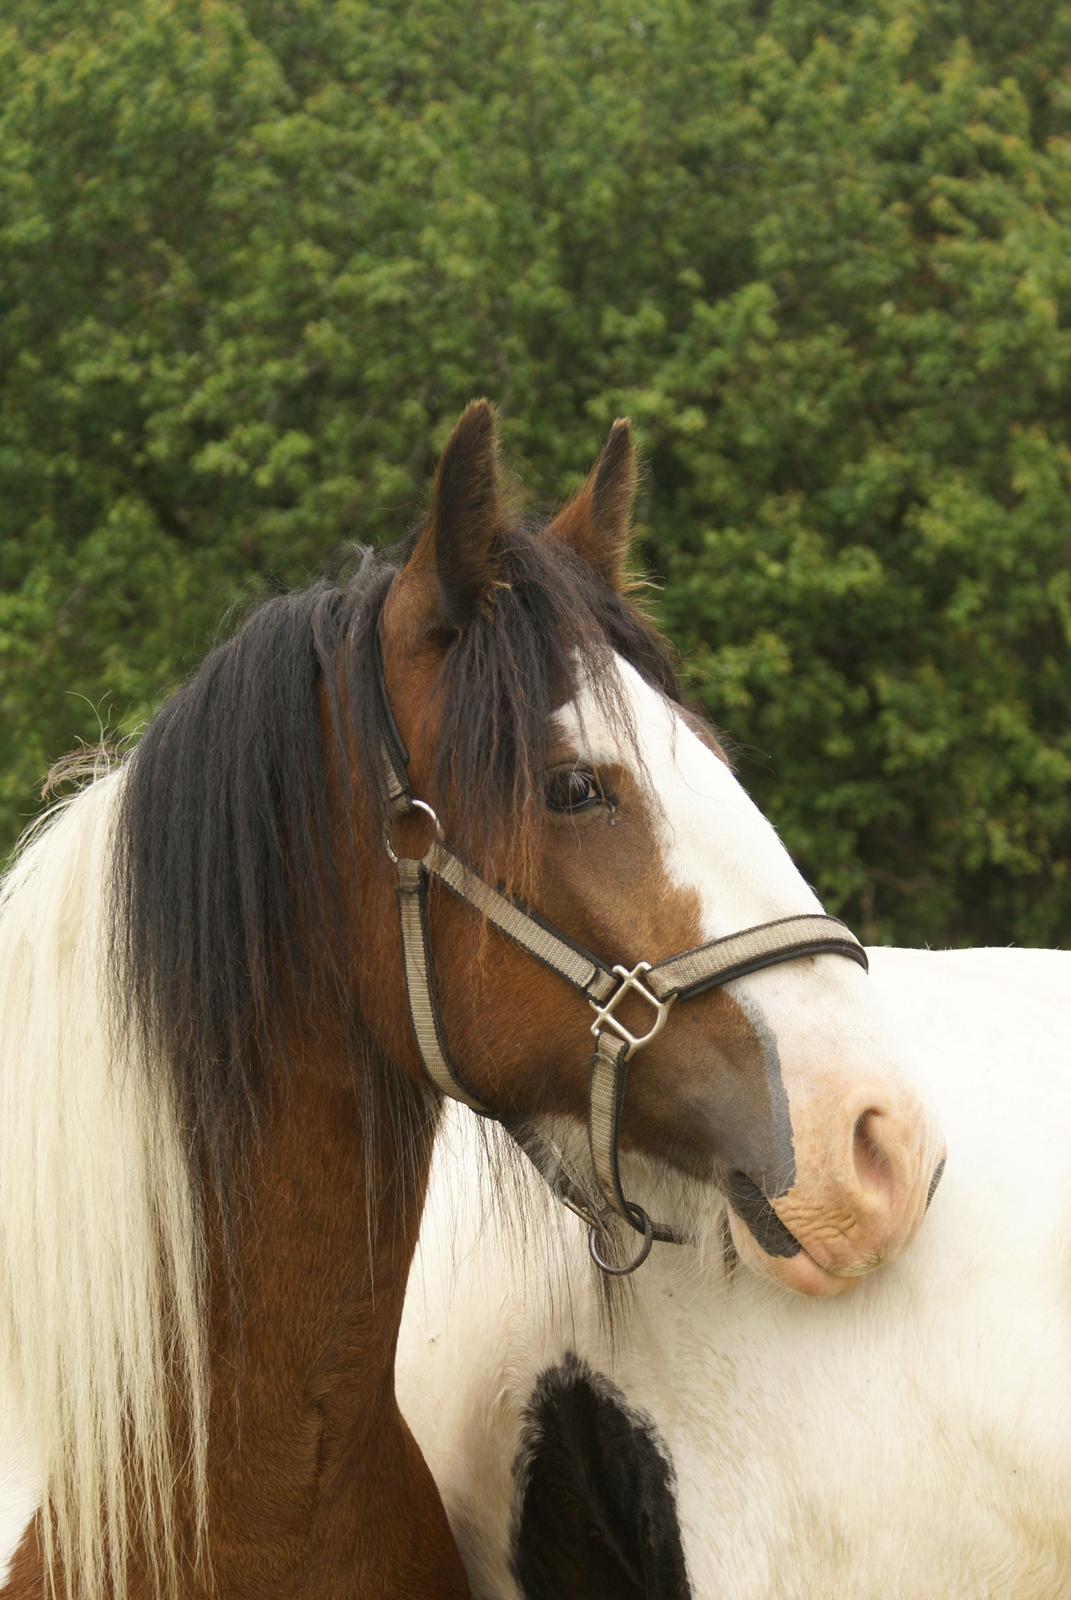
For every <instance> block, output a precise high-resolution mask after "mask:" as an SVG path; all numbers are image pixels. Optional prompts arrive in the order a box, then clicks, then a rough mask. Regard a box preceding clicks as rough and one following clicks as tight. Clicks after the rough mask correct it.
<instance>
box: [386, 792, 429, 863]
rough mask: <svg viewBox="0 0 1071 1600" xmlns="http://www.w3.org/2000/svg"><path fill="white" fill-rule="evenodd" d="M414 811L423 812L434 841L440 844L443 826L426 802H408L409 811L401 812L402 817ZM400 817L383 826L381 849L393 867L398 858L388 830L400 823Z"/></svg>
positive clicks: (388, 821) (391, 818) (391, 819)
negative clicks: (431, 828)
mask: <svg viewBox="0 0 1071 1600" xmlns="http://www.w3.org/2000/svg"><path fill="white" fill-rule="evenodd" d="M414 811H423V813H424V815H425V816H426V817H427V819H428V821H429V822H430V823H431V825H432V827H433V828H434V829H435V837H436V839H438V841H439V843H440V844H442V841H443V825H442V823H441V822H440V821H439V819H438V817H437V816H436V815H435V813H434V811H433V810H432V809H431V807H430V806H429V805H428V802H427V801H426V800H410V802H409V810H408V811H403V812H402V817H408V816H409V815H410V814H411V813H412V812H414ZM402 817H389V818H388V819H387V820H386V821H385V822H384V824H383V848H384V850H385V851H386V852H387V855H388V857H389V858H390V860H391V862H392V863H393V864H394V866H397V865H398V856H397V855H396V854H395V851H394V847H393V845H392V844H391V842H390V830H391V828H392V827H393V826H394V824H395V823H396V822H400V821H401V820H402Z"/></svg>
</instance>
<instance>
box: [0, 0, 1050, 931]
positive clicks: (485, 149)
mask: <svg viewBox="0 0 1071 1600" xmlns="http://www.w3.org/2000/svg"><path fill="white" fill-rule="evenodd" d="M1069 69H1071V8H1069V7H1068V6H1067V5H1066V3H1065V0H1017V3H1016V4H1015V5H1012V6H1009V5H1008V4H1007V0H973V3H972V0H924V3H922V0H857V3H854V4H837V3H814V0H767V3H763V0H749V3H744V0H599V3H598V4H587V3H583V0H483V3H479V0H421V3H419V4H407V3H405V0H390V3H377V0H316V3H306V0H289V3H285V4H284V3H281V0H280V3H271V0H245V3H237V0H200V3H199V0H128V3H123V0H119V3H116V0H108V3H106V4H103V3H98V0H49V4H47V5H43V4H41V0H6V3H5V6H4V11H3V18H2V20H0V858H2V856H3V855H4V853H5V852H6V851H7V850H8V849H9V848H10V846H11V844H12V842H13V840H14V838H15V836H16V834H17V832H18V831H19V829H20V828H21V826H22V825H23V824H24V822H25V821H26V820H27V819H28V817H29V816H31V815H32V814H33V813H34V811H35V809H36V808H37V807H38V805H39V803H40V802H39V791H40V785H41V778H42V775H43V773H44V771H45V770H46V768H47V767H48V765H49V763H50V762H51V761H53V760H55V759H56V758H57V757H59V756H60V755H62V754H63V753H64V752H65V751H67V750H69V749H70V748H71V747H72V746H73V745H74V744H75V743H76V742H77V741H78V739H80V738H82V739H87V740H90V741H93V740H96V739H97V737H98V736H99V732H100V727H101V725H103V726H104V727H106V728H107V729H108V730H110V731H111V732H113V733H118V734H122V733H124V732H130V731H132V730H133V729H135V728H136V727H138V726H139V725H140V724H141V723H142V722H143V721H144V720H145V719H146V717H148V716H149V715H150V713H151V712H152V710H153V708H154V706H155V705H156V704H157V703H158V702H159V701H160V700H161V699H162V698H163V697H164V696H165V695H166V693H167V692H168V691H169V690H170V689H171V688H173V687H174V686H175V684H176V683H177V682H178V681H180V680H181V678H182V677H183V676H184V675H185V674H187V673H188V672H189V671H190V670H191V668H192V667H193V666H194V665H195V664H196V662H197V661H198V659H199V658H200V656H201V655H202V654H203V653H204V652H205V650H206V649H207V648H208V647H209V646H210V644H211V643H212V642H213V640H214V639H215V638H217V637H218V636H219V634H220V632H221V631H225V630H228V629H229V628H230V627H232V626H233V624H234V621H235V620H236V617H237V616H238V615H239V614H240V612H241V610H242V609H243V608H244V607H246V606H248V605H249V604H250V603H252V602H254V601H255V600H257V599H259V598H261V597H262V596H263V595H265V594H266V593H268V592H270V591H271V590H273V589H274V588H276V587H278V586H279V585H290V584H294V583H301V582H303V581H305V580H306V579H307V578H308V577H309V576H311V575H312V574H314V573H315V572H316V571H317V570H318V569H319V568H320V567H321V566H322V565H323V564H324V562H325V561H327V560H328V559H329V558H330V557H331V555H332V553H333V552H335V551H336V550H337V549H338V547H339V546H340V545H341V544H343V543H344V542H345V541H347V540H352V539H360V540H363V541H368V540H374V541H380V540H390V539H392V538H394V537H395V536H397V535H398V534H400V533H401V532H403V531H405V529H406V528H407V527H408V526H409V525H410V524H411V523H412V521H413V518H414V516H415V515H416V514H417V512H418V510H419V506H420V502H421V498H422V496H423V494H424V493H425V491H426V487H427V482H428V477H429V474H430V472H431V470H432V468H433V465H434V459H435V453H436V450H437V448H438V447H439V446H440V445H441V444H442V442H443V441H444V439H445V437H446V434H447V432H448V431H449V428H450V425H451V423H452V422H453V420H454V418H455V416H456V414H457V413H458V411H459V410H460V409H461V407H462V406H463V405H464V404H465V402H466V401H467V400H469V399H470V398H471V397H473V396H475V395H480V394H486V395H488V396H490V397H491V398H492V399H494V400H495V401H497V403H498V405H499V407H500V408H501V415H502V424H503V426H502V433H503V442H504V448H505V456H506V459H507V462H508V463H509V464H510V466H511V467H512V468H513V469H514V471H515V473H516V475H517V480H518V486H519V487H518V493H519V496H520V498H521V500H522V502H523V503H524V504H525V506H526V507H527V508H528V509H531V510H538V509H541V508H543V509H548V508H550V507H551V506H553V505H554V504H555V503H557V502H559V501H560V500H561V499H562V498H563V497H564V496H565V495H566V494H567V493H568V492H571V491H572V490H573V489H575V488H576V487H577V486H578V485H579V483H580V482H581V480H582V478H583V475H584V473H585V471H586V469H587V467H588V465H589V464H590V462H591V460H592V459H593V458H594V456H595V454H596V453H597V450H598V448H599V446H600V444H601V442H602V438H603V436H604V434H605V431H606V430H607V428H608V427H609V425H610V423H611V421H612V420H613V418H614V417H616V416H618V415H622V414H627V415H631V417H632V418H633V420H634V422H635V424H636V428H637V433H638V440H639V444H640V448H641V450H642V452H643V455H644V458H645V461H646V471H645V477H644V481H643V486H642V491H641V497H640V504H639V508H638V513H639V523H640V527H641V532H642V544H641V555H642V560H643V561H644V563H645V564H646V567H647V569H648V571H649V573H650V574H651V576H652V578H653V579H654V580H655V581H656V583H657V585H658V587H657V589H656V590H655V591H654V593H653V595H652V604H653V607H654V609H655V611H656V613H657V616H658V618H659V620H660V622H661V623H662V625H663V626H664V627H665V629H666V630H667V631H668V632H669V633H670V635H671V636H672V638H673V639H674V640H675V641H676V643H677V644H678V646H679V647H680V649H681V651H682V652H683V658H684V667H685V675H686V680H687V683H688V687H689V691H690V693H691V695H692V697H693V698H694V699H695V700H696V701H697V702H698V703H700V704H701V706H702V708H703V709H704V710H705V711H706V712H707V714H708V715H710V716H711V717H712V718H713V719H714V720H715V721H716V722H717V723H718V724H719V725H720V726H721V727H723V728H725V729H727V730H728V732H729V733H730V735H731V736H732V739H733V741H734V742H735V745H736V756H737V761H738V766H739V770H740V773H741V776H742V778H743V780H744V782H745V783H746V784H747V786H748V787H749V788H750V789H751V791H752V792H753V793H754V795H755V796H756V798H757V800H758V801H759V803H760V805H761V806H762V807H763V808H764V809H765V810H766V811H767V812H768V814H769V815H770V816H771V817H772V818H773V820H774V821H775V822H776V824H777V825H778V827H779V828H780V829H781V831H782V833H783V834H784V836H785V838H786V839H787V841H788V843H789V845H790V847H791V848H792V850H793V851H794V853H795V854H796V856H797V858H798V859H799V861H800V863H801V865H802V867H803V869H804V872H805V874H806V875H807V876H808V877H809V878H810V879H811V880H812V881H813V882H814V883H815V884H816V885H817V887H818V888H819V890H820V892H821V894H822V895H823V897H824V898H825V900H826V902H827V906H828V909H830V910H831V911H836V912H838V913H841V914H843V915H845V916H847V917H848V918H849V920H850V921H852V922H853V923H854V925H855V926H856V928H857V929H858V931H859V932H860V933H861V934H863V935H864V936H865V937H867V938H869V939H876V940H884V941H893V942H900V943H911V944H924V943H930V944H934V945H940V944H972V943H990V944H1007V943H1010V942H1012V941H1017V942H1020V943H1026V944H1031V943H1033V944H1039V943H1044V944H1064V943H1067V942H1069V937H1071V869H1069V855H1071V783H1069V779H1071V675H1069V671H1068V644H1069V639H1071V493H1069V490H1071V248H1069V245H1071V70H1069Z"/></svg>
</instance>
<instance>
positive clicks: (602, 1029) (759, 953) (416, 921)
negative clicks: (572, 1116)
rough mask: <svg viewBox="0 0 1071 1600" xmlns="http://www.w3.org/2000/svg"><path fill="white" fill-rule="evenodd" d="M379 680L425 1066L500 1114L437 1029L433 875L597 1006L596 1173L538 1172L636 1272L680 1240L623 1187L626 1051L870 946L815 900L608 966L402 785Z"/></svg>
mask: <svg viewBox="0 0 1071 1600" xmlns="http://www.w3.org/2000/svg"><path fill="white" fill-rule="evenodd" d="M379 686H380V692H381V695H382V700H383V709H384V712H385V719H384V721H385V728H386V733H385V737H384V740H383V745H382V750H381V769H382V777H383V793H384V808H385V809H384V844H385V848H386V851H387V854H388V856H389V857H390V860H391V861H392V862H393V864H394V867H395V871H396V873H397V880H398V882H397V892H398V916H399V921H400V924H401V934H402V955H403V961H404V966H405V980H406V993H407V997H408V1003H409V1015H410V1019H411V1021H412V1026H413V1034H414V1037H415V1039H416V1043H417V1048H418V1050H419V1053H420V1058H421V1061H422V1063H423V1066H424V1071H425V1073H426V1074H427V1076H428V1078H429V1079H430V1080H431V1082H432V1083H433V1084H434V1085H435V1087H436V1089H438V1090H439V1091H440V1093H442V1094H444V1095H449V1096H450V1097H451V1099H454V1100H460V1101H461V1102H462V1104H463V1105H467V1106H469V1107H470V1109H471V1110H473V1111H476V1112H478V1113H479V1114H480V1115H481V1116H485V1117H490V1118H493V1119H494V1120H498V1118H497V1116H496V1113H495V1112H494V1111H492V1110H489V1109H488V1107H486V1106H484V1105H483V1104H482V1103H481V1102H480V1101H479V1100H478V1099H477V1097H476V1096H475V1095H474V1094H473V1093H472V1092H471V1091H470V1090H469V1089H468V1088H467V1087H466V1085H465V1084H464V1083H463V1082H462V1080H461V1079H460V1078H459V1077H458V1075H457V1073H456V1072H455V1071H454V1069H453V1067H452V1066H451V1064H450V1058H449V1055H448V1053H447V1049H446V1044H445V1041H444V1039H443V1034H442V1026H441V1021H440V1013H439V1006H438V1002H437V1000H436V996H435V978H434V971H433V966H432V960H431V952H430V947H429V940H428V910H427V897H428V884H429V882H430V881H431V879H432V878H434V879H436V880H437V881H438V882H440V883H442V884H444V885H445V886H446V888H447V889H449V890H450V892H451V893H452V894H454V895H456V896H457V898H458V899H459V900H462V901H464V902H465V904H466V905H469V906H471V907H472V908H473V910H474V911H476V912H477V913H478V914H479V915H480V916H481V917H485V918H486V919H487V920H488V921H489V922H491V923H493V924H494V926H495V927H496V928H498V929H499V930H500V931H501V932H502V933H504V934H505V935H506V936H507V937H508V938H510V939H512V940H513V942H514V943H515V944H517V945H519V946H520V948H521V949H522V950H526V951H527V952H528V954H529V955H531V956H533V957H534V958H535V959H536V960H537V961H539V962H541V963H542V964H543V965H544V966H545V967H548V968H549V969H550V971H552V972H555V973H557V975H558V976H559V977H560V978H562V979H563V980H564V981H565V982H566V983H568V984H570V985H571V987H572V988H573V989H575V990H576V991H577V992H578V993H580V994H582V995H583V996H584V998H585V999H586V1000H587V1001H588V1002H589V1004H590V1005H591V1007H592V1009H593V1011H594V1013H595V1021H594V1022H593V1023H592V1027H591V1032H592V1033H593V1035H594V1037H595V1049H594V1053H593V1055H592V1058H591V1066H590V1077H589V1092H588V1149H589V1154H590V1158H591V1169H592V1171H591V1175H592V1179H593V1182H592V1183H588V1184H585V1185H584V1186H583V1187H581V1186H580V1185H579V1184H578V1183H577V1182H576V1181H575V1180H574V1179H573V1178H572V1177H571V1176H570V1175H569V1174H567V1173H566V1172H565V1171H564V1169H561V1168H559V1170H558V1171H557V1172H554V1173H551V1174H549V1175H548V1174H547V1173H546V1172H545V1171H543V1176H544V1178H545V1179H546V1181H547V1182H548V1183H549V1185H550V1187H551V1189H552V1190H553V1192H554V1193H555V1194H556V1195H557V1197H558V1199H560V1200H561V1201H562V1202H563V1203H564V1204H565V1205H567V1206H568V1207H569V1208H570V1210H572V1211H574V1212H576V1214H577V1215H578V1216H579V1217H581V1218H582V1219H583V1221H584V1222H586V1223H587V1225H588V1228H589V1246H590V1249H591V1254H592V1257H593V1259H594V1260H595V1262H596V1263H597V1265H598V1266H599V1267H601V1268H602V1270H603V1271H604V1272H608V1273H611V1274H614V1275H620V1274H623V1273H627V1272H633V1271H635V1269H636V1268H637V1267H638V1266H639V1265H640V1264H641V1263H642V1262H643V1261H645V1260H646V1259H647V1256H648V1254H649V1253H650V1249H651V1245H652V1243H653V1241H654V1240H656V1239H658V1240H660V1241H663V1242H665V1243H673V1244H679V1243H681V1242H682V1237H681V1235H680V1234H679V1233H677V1232H676V1231H675V1230H674V1229H673V1228H670V1227H668V1226H666V1225H665V1224H661V1223H655V1222H652V1221H651V1219H650V1217H649V1216H648V1215H647V1213H646V1212H645V1211H644V1210H643V1208H642V1207H641V1206H638V1205H636V1204H634V1203H633V1202H632V1201H630V1200H628V1199H626V1197H625V1194H624V1191H623V1189H622V1186H621V1174H620V1170H619V1166H618V1149H619V1139H620V1130H621V1115H622V1111H623V1108H624V1101H625V1086H626V1083H627V1078H628V1069H629V1066H630V1064H631V1061H632V1058H633V1056H635V1054H636V1052H637V1051H639V1050H642V1049H643V1047H644V1045H647V1044H650V1042H651V1040H652V1039H655V1038H656V1037H657V1036H658V1034H659V1033H661V1031H662V1029H663V1027H664V1026H665V1024H666V1020H667V1018H668V1016H669V1012H670V1009H671V1007H672V1006H673V1005H674V1004H675V1003H676V1002H677V1001H678V1000H687V999H690V998H691V997H692V996H693V995H697V994H702V993H703V992H704V991H705V990H707V989H714V988H720V987H721V986H722V985H724V984H726V983H731V982H732V981H733V979H734V978H742V977H745V976H746V975H747V974H748V973H751V972H760V971H761V970H762V969H763V968H764V967H772V966H776V965H778V964H779V963H780V962H782V961H795V960H798V959H799V958H800V957H802V956H813V955H840V956H847V957H848V959H849V960H851V961H855V962H857V963H858V964H859V966H861V967H862V968H863V969H864V971H865V970H866V969H867V958H866V952H865V951H864V949H863V947H862V945H861V944H860V943H859V940H858V939H857V938H856V937H855V935H854V934H853V933H852V932H851V930H850V929H849V928H847V927H846V926H845V924H844V923H843V922H839V921H837V919H836V918H835V917H827V916H825V915H823V914H822V913H819V912H813V913H812V912H805V913H804V914H803V915H801V916H798V917H782V918H780V919H779V920H778V921H776V922H766V923H762V924H760V925H759V926H758V927H754V928H747V929H745V930H744V931H743V932H742V933H732V934H729V935H728V936H727V937H726V938H723V939H715V940H712V941H711V942H710V943H709V944H705V945H700V946H699V947H698V948H697V949H695V950H688V951H685V952H684V953H683V954H681V955H676V956H672V957H670V959H669V960H668V961H661V962H659V963H658V964H657V965H656V966H651V965H650V964H649V963H648V962H646V961H641V962H639V963H638V964H637V965H636V966H635V967H631V968H628V967H624V966H620V965H619V966H614V967H608V966H606V964H605V963H604V962H602V961H600V960H599V958H598V957H597V956H594V955H592V954H591V952H590V951H588V950H584V949H583V948H582V947H581V946H580V945H578V944H576V943H575V942H574V941H573V940H572V939H570V938H569V937H568V935H567V934H564V933H562V932H561V931H560V929H557V928H554V927H553V926H551V924H550V923H548V922H545V921H544V920H543V919H542V918H541V917H539V916H538V915H536V913H535V912H533V911H530V910H529V909H528V907H527V906H525V905H523V904H522V903H521V902H520V901H519V900H516V899H513V898H512V897H511V896H509V895H504V894H502V893H501V892H500V891H499V890H498V889H495V888H492V886H491V885H490V884H489V883H487V882H486V881H485V880H484V879H483V878H481V877H480V876H479V874H478V873H475V872H473V870H472V868H471V867H470V866H468V865H467V863H466V862H465V861H464V860H463V859H462V858H461V857H460V856H459V855H457V854H456V853H455V852H454V851H453V850H452V849H451V848H450V846H449V845H448V844H446V843H445V842H444V840H443V836H442V829H441V828H440V826H439V820H438V818H437V817H436V815H435V813H434V811H433V810H432V809H431V807H430V806H429V805H427V804H425V802H424V801H423V800H418V799H416V798H415V796H414V795H413V793H412V790H411V789H410V787H409V783H408V779H407V777H406V768H407V766H408V761H409V757H408V753H407V751H406V749H405V746H404V744H403V743H402V740H401V736H400V734H399V733H398V728H397V725H396V723H395V721H394V716H393V713H392V712H391V708H390V702H389V700H388V698H387V693H386V687H385V684H384V683H383V678H382V669H381V668H380V684H379ZM413 814H422V815H423V816H424V817H425V818H426V819H427V820H428V822H429V823H430V825H431V827H432V829H433V835H434V836H433V838H432V841H431V843H430V845H429V846H428V848H427V850H426V851H425V852H424V854H423V856H421V857H420V859H419V860H415V859H412V858H407V857H404V856H399V855H397V854H396V852H395V850H394V848H393V846H392V844H391V830H392V827H393V824H394V823H395V822H396V821H397V820H398V819H399V818H400V817H403V816H408V815H413ZM628 994H635V995H638V996H639V997H640V998H641V999H643V1000H644V1001H646V1002H647V1004H648V1005H649V1006H650V1008H651V1014H650V1021H649V1025H648V1028H647V1031H646V1033H642V1034H639V1035H636V1034H633V1033H631V1032H630V1031H629V1030H628V1029H627V1028H626V1027H625V1026H624V1024H623V1023H622V1022H621V1021H620V1020H619V1019H618V1017H617V1014H616V1013H617V1008H618V1006H619V1005H620V1003H621V1001H622V1000H623V999H624V998H625V996H626V995H628ZM522 1148H523V1146H522ZM540 1170H541V1171H542V1167H541V1169H540ZM615 1215H616V1216H618V1217H620V1218H622V1219H623V1220H624V1221H625V1222H627V1223H628V1224H629V1226H630V1227H631V1228H634V1229H635V1230H636V1232H637V1233H639V1234H641V1235H642V1242H641V1244H640V1248H639V1251H638V1253H637V1254H636V1256H635V1258H634V1259H633V1260H631V1261H629V1262H627V1263H626V1264H625V1265H624V1266H617V1265H615V1264H613V1263H611V1262H608V1261H606V1260H605V1259H604V1258H603V1256H602V1255H601V1254H600V1242H601V1240H602V1238H603V1237H604V1235H605V1231H606V1226H607V1223H608V1222H609V1221H610V1219H611V1218H612V1217H613V1216H615Z"/></svg>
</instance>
